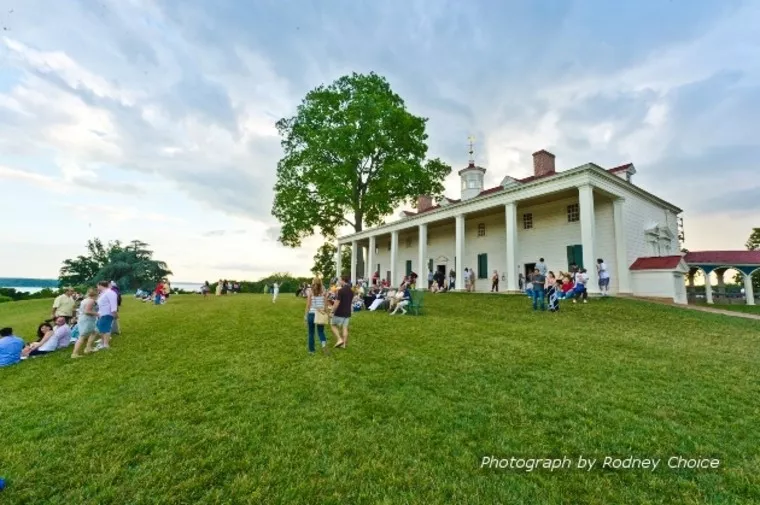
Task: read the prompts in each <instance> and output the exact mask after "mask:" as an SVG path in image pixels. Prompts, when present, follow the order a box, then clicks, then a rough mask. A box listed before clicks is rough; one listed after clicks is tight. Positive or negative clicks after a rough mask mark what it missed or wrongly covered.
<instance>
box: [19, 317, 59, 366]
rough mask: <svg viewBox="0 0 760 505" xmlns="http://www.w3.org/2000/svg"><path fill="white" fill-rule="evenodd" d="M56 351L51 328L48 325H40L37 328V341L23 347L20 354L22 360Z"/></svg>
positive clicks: (55, 340) (56, 341) (56, 342)
mask: <svg viewBox="0 0 760 505" xmlns="http://www.w3.org/2000/svg"><path fill="white" fill-rule="evenodd" d="M56 349H58V340H57V339H56V338H55V333H54V332H53V326H52V325H51V324H50V323H42V324H40V325H39V326H38V327H37V341H36V342H32V343H31V344H29V345H28V346H26V347H24V350H23V351H22V352H21V357H22V359H26V358H28V357H30V356H42V355H45V354H48V353H51V352H53V351H55V350H56Z"/></svg>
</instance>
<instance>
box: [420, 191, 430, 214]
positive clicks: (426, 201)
mask: <svg viewBox="0 0 760 505" xmlns="http://www.w3.org/2000/svg"><path fill="white" fill-rule="evenodd" d="M432 206H433V199H432V198H431V197H430V196H429V195H420V196H418V197H417V212H425V211H426V210H428V209H429V208H430V207H432Z"/></svg>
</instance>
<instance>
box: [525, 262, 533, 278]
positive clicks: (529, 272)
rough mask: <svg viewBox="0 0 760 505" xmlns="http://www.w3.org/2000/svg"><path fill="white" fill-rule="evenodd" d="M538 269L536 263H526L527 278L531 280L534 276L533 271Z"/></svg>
mask: <svg viewBox="0 0 760 505" xmlns="http://www.w3.org/2000/svg"><path fill="white" fill-rule="evenodd" d="M535 269H536V264H535V263H526V264H525V278H526V279H530V277H531V275H533V270H535Z"/></svg>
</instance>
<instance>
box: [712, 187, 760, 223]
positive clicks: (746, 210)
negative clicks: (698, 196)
mask: <svg viewBox="0 0 760 505" xmlns="http://www.w3.org/2000/svg"><path fill="white" fill-rule="evenodd" d="M698 210H699V211H700V212H701V213H705V214H712V213H723V212H728V213H731V214H744V215H747V216H752V217H753V218H754V217H755V216H757V215H758V212H760V186H752V187H749V188H743V189H735V190H731V191H729V192H727V193H725V194H722V195H719V196H713V197H711V198H706V199H704V200H703V201H702V202H700V205H699V207H698Z"/></svg>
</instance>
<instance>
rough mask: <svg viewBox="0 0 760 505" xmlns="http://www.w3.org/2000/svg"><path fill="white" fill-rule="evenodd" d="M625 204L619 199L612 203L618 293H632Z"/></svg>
mask: <svg viewBox="0 0 760 505" xmlns="http://www.w3.org/2000/svg"><path fill="white" fill-rule="evenodd" d="M624 204H625V200H624V199H623V198H618V199H616V200H614V201H613V203H612V215H613V219H614V222H615V223H614V224H615V263H617V277H618V278H617V282H618V293H630V292H631V272H630V270H628V248H627V247H626V232H625V218H624V216H623V210H624ZM583 262H584V263H585V262H586V261H585V260H584V261H583ZM587 268H588V267H587Z"/></svg>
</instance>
